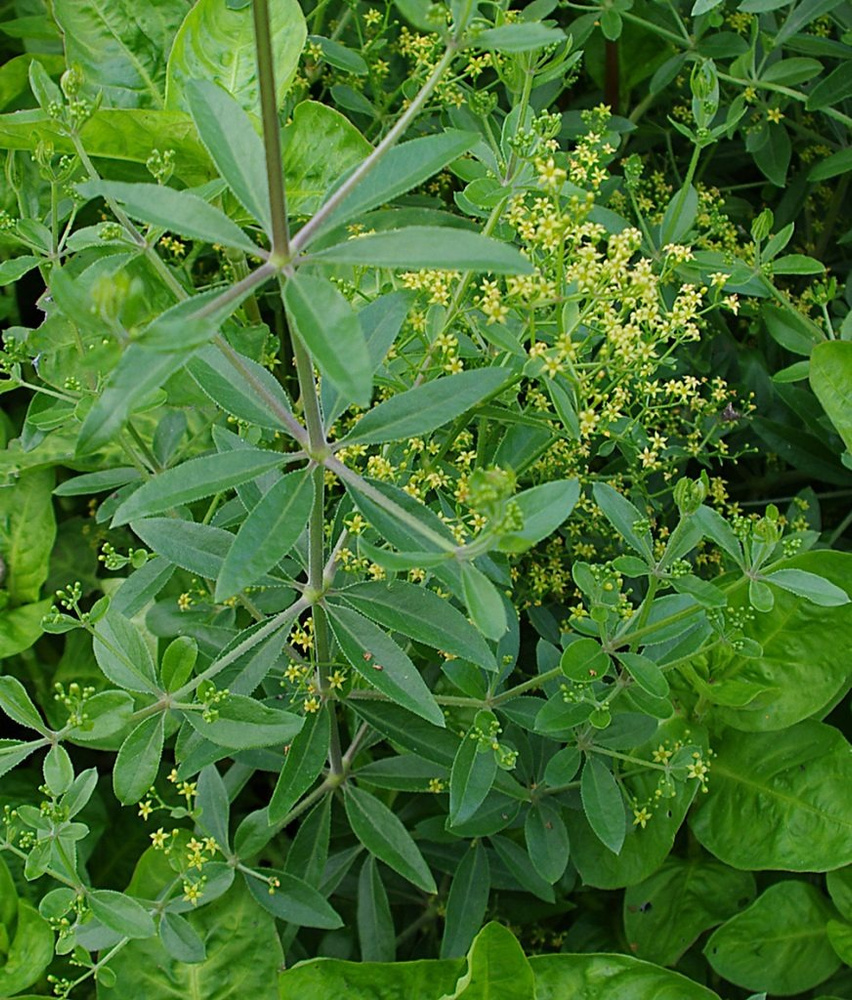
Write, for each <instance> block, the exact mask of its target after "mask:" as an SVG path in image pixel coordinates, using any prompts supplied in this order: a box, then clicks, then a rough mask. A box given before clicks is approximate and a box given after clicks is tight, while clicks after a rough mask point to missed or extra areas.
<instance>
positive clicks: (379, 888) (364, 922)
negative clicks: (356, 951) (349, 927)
mask: <svg viewBox="0 0 852 1000" xmlns="http://www.w3.org/2000/svg"><path fill="white" fill-rule="evenodd" d="M356 919H357V923H358V942H359V944H360V945H361V961H362V962H392V961H393V960H394V958H395V956H396V931H395V929H394V925H393V917H392V916H391V910H390V904H389V903H388V894H387V891H386V890H385V887H384V883H383V882H382V876H381V873H380V872H379V866H378V865H377V864H376V859H375V858H374V857H368V858H367V860H366V861H365V862H364V864H363V865H362V866H361V874H360V875H359V876H358V909H357V915H356Z"/></svg>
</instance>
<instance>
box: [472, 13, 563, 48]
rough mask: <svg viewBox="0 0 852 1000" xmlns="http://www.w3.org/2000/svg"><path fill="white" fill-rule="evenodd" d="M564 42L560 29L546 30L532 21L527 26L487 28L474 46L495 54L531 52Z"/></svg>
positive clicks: (509, 25)
mask: <svg viewBox="0 0 852 1000" xmlns="http://www.w3.org/2000/svg"><path fill="white" fill-rule="evenodd" d="M564 40H565V32H564V31H562V30H561V29H560V28H548V27H547V26H546V25H544V24H541V23H539V22H535V21H532V22H530V23H528V24H501V25H500V27H499V28H487V29H486V30H485V31H481V32H480V33H479V34H478V35H477V36H476V38H475V42H474V43H475V45H476V46H477V47H479V48H483V49H493V50H495V51H497V52H531V51H534V50H536V49H544V48H547V46H548V45H558V44H559V43H560V42H562V41H564Z"/></svg>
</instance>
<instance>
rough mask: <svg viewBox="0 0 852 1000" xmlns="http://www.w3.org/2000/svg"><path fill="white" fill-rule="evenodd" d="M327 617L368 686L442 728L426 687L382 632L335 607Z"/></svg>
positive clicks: (400, 651) (369, 622)
mask: <svg viewBox="0 0 852 1000" xmlns="http://www.w3.org/2000/svg"><path fill="white" fill-rule="evenodd" d="M328 614H329V619H330V621H331V627H332V631H333V632H334V635H335V637H336V639H337V641H338V643H339V644H340V648H341V650H342V652H343V655H344V656H345V657H346V659H347V660H349V662H350V663H351V664H352V667H353V668H354V670H355V671H356V672H357V673H359V674H360V675H361V676H362V677H363V678H364V680H366V681H367V683H368V684H370V685H371V686H372V687H374V688H376V689H377V690H378V691H381V692H382V693H383V694H385V695H387V697H388V698H390V699H391V701H393V702H395V703H396V704H398V705H401V706H402V707H403V708H407V709H408V710H409V711H411V712H414V713H415V714H416V715H419V716H421V717H422V718H424V719H426V720H427V721H428V722H431V723H433V724H434V725H436V726H444V725H446V723H445V722H444V713H443V712H442V711H441V709H440V707H439V706H438V703H437V702H436V701H435V698H434V696H433V695H432V692H431V691H430V690H429V687H428V685H427V684H426V682H425V681H424V680H423V678H422V677H421V676H420V673H419V672H418V670H417V668H416V667H415V666H414V664H413V663H412V662H411V660H410V659H409V658H408V656H407V655H406V654H405V653H404V652H403V651H402V649H400V647H399V646H398V645H397V644H396V643H395V642H394V640H393V639H392V638H391V637H390V636H389V635H388V634H387V633H386V632H384V631H383V630H382V629H381V628H379V627H378V626H377V625H375V624H374V623H373V622H371V621H370V620H369V619H368V618H365V617H364V616H363V615H361V614H359V613H358V612H357V611H352V610H350V609H349V608H345V607H343V606H341V605H339V604H334V605H331V604H329V606H328Z"/></svg>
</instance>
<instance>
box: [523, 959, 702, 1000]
mask: <svg viewBox="0 0 852 1000" xmlns="http://www.w3.org/2000/svg"><path fill="white" fill-rule="evenodd" d="M529 962H530V965H531V966H532V970H533V972H534V973H535V996H536V1000H563V998H565V997H576V998H577V1000H580V998H582V1000H719V996H718V994H716V993H714V992H713V991H712V990H709V989H707V987H706V986H700V985H699V984H698V983H696V982H694V981H693V980H692V979H687V977H686V976H682V975H680V974H679V973H677V972H671V971H670V970H669V969H661V968H660V967H659V966H658V965H652V964H651V963H650V962H642V961H640V960H639V959H637V958H632V957H631V956H629V955H532V956H531V957H530V960H529Z"/></svg>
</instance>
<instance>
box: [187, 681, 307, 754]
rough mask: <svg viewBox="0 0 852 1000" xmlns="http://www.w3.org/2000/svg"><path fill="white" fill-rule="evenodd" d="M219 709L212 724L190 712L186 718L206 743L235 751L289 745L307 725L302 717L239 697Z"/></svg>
mask: <svg viewBox="0 0 852 1000" xmlns="http://www.w3.org/2000/svg"><path fill="white" fill-rule="evenodd" d="M217 709H218V713H219V715H218V718H216V719H215V720H214V721H212V722H205V721H204V719H203V718H202V717H201V713H200V712H188V713H187V714H186V718H187V720H188V722H189V723H190V725H191V726H192V728H193V729H195V731H196V732H197V733H199V734H200V735H201V736H203V737H204V738H205V739H207V740H210V742H211V743H215V744H216V745H217V746H223V747H227V748H228V749H233V750H250V749H252V748H253V747H268V746H275V745H277V744H279V743H280V744H282V745H284V744H287V743H289V742H290V741H291V740H292V739H293V737H294V736H295V735H296V733H298V732H299V730H300V729H301V728H302V725H303V723H304V719H303V718H302V717H301V716H299V715H293V713H292V712H285V711H282V710H281V709H278V708H269V707H268V706H266V705H263V704H261V703H260V702H259V701H255V700H254V699H253V698H247V697H246V696H245V695H239V694H231V695H228V697H227V698H226V699H225V701H223V702H221V703H220V704H219V705H218V706H217Z"/></svg>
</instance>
